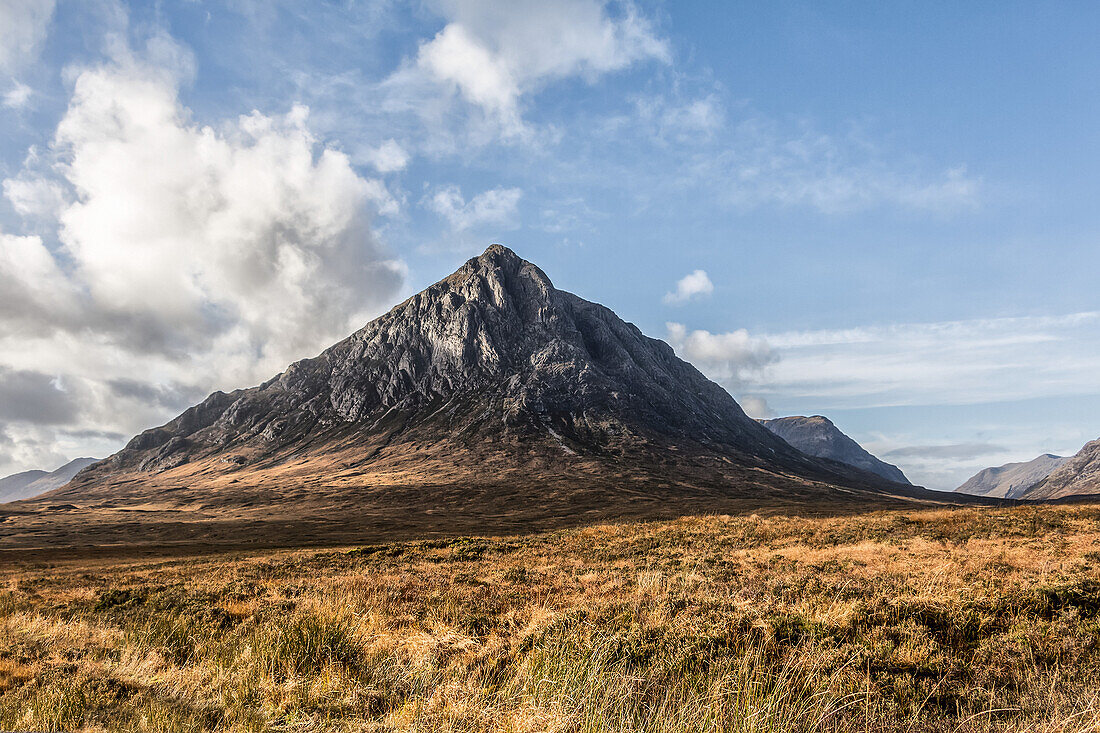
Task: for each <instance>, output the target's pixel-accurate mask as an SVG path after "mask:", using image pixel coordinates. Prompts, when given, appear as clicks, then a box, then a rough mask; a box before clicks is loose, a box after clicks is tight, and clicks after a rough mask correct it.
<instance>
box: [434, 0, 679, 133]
mask: <svg viewBox="0 0 1100 733" xmlns="http://www.w3.org/2000/svg"><path fill="white" fill-rule="evenodd" d="M436 8H437V9H438V11H439V12H440V13H441V14H442V15H443V17H444V18H445V19H446V25H445V26H444V27H443V29H442V30H441V31H439V33H437V34H436V35H435V36H434V37H433V38H431V39H430V40H427V41H425V42H424V43H422V44H421V45H420V47H419V50H418V52H417V56H416V61H415V69H416V70H417V71H418V72H420V73H421V74H423V75H424V76H426V77H427V78H428V79H430V80H432V81H434V82H435V83H437V84H438V85H441V86H442V87H444V88H446V89H450V90H451V92H452V93H453V94H455V95H457V96H459V97H461V98H462V99H463V100H465V101H466V102H467V103H469V104H472V105H474V106H476V107H478V108H480V109H481V110H483V111H484V112H485V113H486V115H487V116H488V118H489V119H490V120H492V121H494V122H495V123H496V124H497V125H498V126H499V130H500V132H501V133H502V134H503V135H504V136H505V137H516V136H522V135H524V134H525V132H526V127H525V124H524V121H523V118H522V103H521V102H522V97H523V95H525V94H528V93H531V92H534V91H537V90H538V89H540V88H541V87H543V86H544V85H546V84H548V83H550V82H553V81H556V80H560V79H565V78H569V77H577V76H579V77H582V78H586V79H589V80H593V79H595V78H596V77H598V76H600V75H602V74H605V73H609V72H614V71H619V70H622V69H625V68H627V67H628V66H630V65H632V64H634V63H636V62H639V61H642V60H646V59H656V60H659V61H664V62H667V61H668V60H669V57H670V54H669V50H668V46H667V45H666V43H665V42H664V41H663V40H662V39H660V38H659V37H658V36H657V35H656V33H655V31H654V29H653V27H652V26H651V24H650V23H649V21H648V20H646V19H645V18H644V17H643V16H642V15H641V14H639V13H638V11H637V10H636V9H635V7H634V6H633V5H632V4H630V3H628V2H627V3H616V4H614V5H613V6H610V7H609V6H608V4H607V3H605V2H602V1H601V0H563V2H556V3H546V2H538V1H537V0H517V1H516V2H509V3H494V2H490V1H489V0H472V1H471V0H442V1H441V2H438V3H437V4H436Z"/></svg>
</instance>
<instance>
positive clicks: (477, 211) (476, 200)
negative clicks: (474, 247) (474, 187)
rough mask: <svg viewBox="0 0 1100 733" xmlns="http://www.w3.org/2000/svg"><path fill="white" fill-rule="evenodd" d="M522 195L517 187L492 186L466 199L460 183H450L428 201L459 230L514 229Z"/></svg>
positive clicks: (453, 227) (429, 206)
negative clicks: (453, 184)
mask: <svg viewBox="0 0 1100 733" xmlns="http://www.w3.org/2000/svg"><path fill="white" fill-rule="evenodd" d="M522 196H523V192H522V191H521V190H520V189H518V188H492V189H489V190H488V191H482V192H481V193H479V194H477V195H476V196H474V197H473V198H472V199H470V200H469V201H466V199H465V198H463V196H462V190H461V189H460V188H459V187H458V186H447V187H445V188H441V189H439V190H438V191H436V192H435V193H434V194H433V195H432V196H431V198H429V199H428V200H427V202H426V203H427V206H428V208H430V209H431V210H432V211H434V212H435V213H437V214H439V215H440V216H442V217H443V218H444V219H446V220H447V221H448V222H449V223H450V225H451V228H452V229H454V230H455V231H456V232H463V231H466V230H468V229H475V228H478V227H485V226H494V227H496V228H498V229H515V228H516V227H517V226H518V222H517V218H518V216H519V209H518V205H519V200H520V198H521V197H522Z"/></svg>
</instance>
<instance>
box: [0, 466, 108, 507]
mask: <svg viewBox="0 0 1100 733" xmlns="http://www.w3.org/2000/svg"><path fill="white" fill-rule="evenodd" d="M97 460H99V459H98V458H74V459H73V460H71V461H69V462H68V463H66V464H65V465H63V466H61V467H60V468H56V469H54V470H53V471H42V470H32V471H23V472H21V473H16V474H12V475H11V476H6V477H4V478H2V479H0V503H5V502H12V501H20V500H23V499H31V498H34V497H35V496H38V495H39V494H44V493H46V492H48V491H52V490H54V489H57V488H60V487H62V486H64V485H65V484H67V483H68V482H69V481H71V480H72V478H73V477H74V476H75V475H76V474H77V473H78V472H79V471H80V470H81V469H83V468H85V467H86V466H89V465H91V464H93V463H95V462H96V461H97Z"/></svg>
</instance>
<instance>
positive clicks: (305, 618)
mask: <svg viewBox="0 0 1100 733" xmlns="http://www.w3.org/2000/svg"><path fill="white" fill-rule="evenodd" d="M1098 643H1100V507H1097V506H1065V507H1018V508H951V509H925V510H911V511H878V512H872V513H868V514H863V515H856V516H848V517H833V518H827V517H826V518H820V517H818V518H799V517H795V516H770V517H759V516H755V515H754V516H737V517H730V516H705V517H689V518H683V519H678V520H673V521H664V522H650V523H624V524H606V525H599V526H592V527H587V528H581V529H571V530H564V531H556V532H549V533H543V534H537V535H529V536H523V537H506V538H494V539H485V538H477V537H468V538H458V539H447V540H443V539H439V540H426V541H420V542H400V543H393V544H388V545H375V546H363V547H351V548H345V549H341V550H332V549H327V550H316V549H314V550H297V551H265V552H257V553H252V554H243V553H237V554H232V555H230V554H222V555H217V556H209V557H187V558H183V557H177V558H156V559H149V558H145V559H130V560H126V559H118V558H114V559H109V560H107V559H104V560H55V561H53V562H49V563H47V562H45V561H41V560H36V561H34V562H31V561H27V562H23V563H18V562H13V561H11V560H10V558H9V559H8V560H7V561H6V564H5V565H4V566H3V567H0V729H3V730H12V729H15V730H96V731H130V730H142V731H144V730H148V731H196V730H226V731H265V730H276V731H360V730H377V731H429V730H431V731H434V730H452V731H653V732H656V731H769V730H775V731H808V730H824V731H853V732H854V731H886V730H891V731H892V730H907V731H908V730H915V731H992V730H1010V731H1086V730H1098V729H1100V645H1098Z"/></svg>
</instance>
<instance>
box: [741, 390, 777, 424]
mask: <svg viewBox="0 0 1100 733" xmlns="http://www.w3.org/2000/svg"><path fill="white" fill-rule="evenodd" d="M737 402H738V404H740V405H741V409H742V410H744V411H745V414H746V415H748V416H749V417H753V418H757V419H762V418H767V417H775V411H774V410H773V409H772V408H771V405H769V404H768V401H767V400H765V399H764V398H763V397H756V396H755V395H740V396H739V397H738V398H737Z"/></svg>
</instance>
